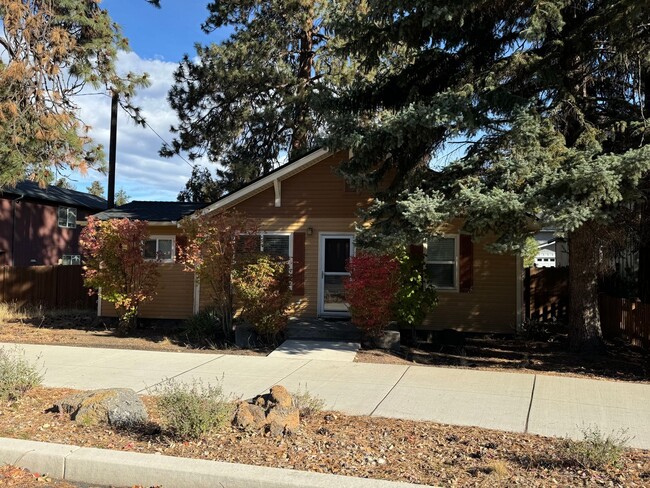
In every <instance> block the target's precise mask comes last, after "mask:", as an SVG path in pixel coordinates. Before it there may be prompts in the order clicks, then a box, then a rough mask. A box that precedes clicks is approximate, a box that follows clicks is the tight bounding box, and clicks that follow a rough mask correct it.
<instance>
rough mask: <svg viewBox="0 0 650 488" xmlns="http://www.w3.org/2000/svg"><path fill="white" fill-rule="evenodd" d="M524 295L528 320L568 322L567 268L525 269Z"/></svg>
mask: <svg viewBox="0 0 650 488" xmlns="http://www.w3.org/2000/svg"><path fill="white" fill-rule="evenodd" d="M524 295H525V296H524V305H525V307H526V317H527V318H528V319H530V320H536V321H541V322H544V321H548V320H559V321H566V320H568V318H569V316H568V314H569V268H528V269H526V278H525V283H524Z"/></svg>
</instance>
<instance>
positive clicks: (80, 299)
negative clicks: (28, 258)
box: [0, 266, 97, 309]
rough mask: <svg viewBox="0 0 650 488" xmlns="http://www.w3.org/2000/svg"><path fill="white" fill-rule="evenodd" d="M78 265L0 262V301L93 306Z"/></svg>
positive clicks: (94, 301)
mask: <svg viewBox="0 0 650 488" xmlns="http://www.w3.org/2000/svg"><path fill="white" fill-rule="evenodd" d="M96 300H97V298H96V297H95V296H92V297H91V296H89V295H88V289H87V288H85V287H84V286H83V277H82V269H81V266H27V267H20V266H16V267H14V266H0V301H2V302H16V303H17V304H18V305H43V306H44V307H47V308H54V309H63V308H79V309H92V308H94V307H95V304H96Z"/></svg>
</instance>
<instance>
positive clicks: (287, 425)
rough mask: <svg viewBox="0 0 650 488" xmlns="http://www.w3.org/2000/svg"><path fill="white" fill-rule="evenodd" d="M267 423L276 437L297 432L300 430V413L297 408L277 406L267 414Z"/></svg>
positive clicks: (269, 429)
mask: <svg viewBox="0 0 650 488" xmlns="http://www.w3.org/2000/svg"><path fill="white" fill-rule="evenodd" d="M266 423H267V425H268V431H269V432H270V433H271V435H272V436H274V437H277V436H281V435H283V434H290V433H293V432H297V431H298V429H299V428H300V411H299V410H298V409H297V408H296V407H280V406H275V407H273V408H271V410H270V411H269V413H268V414H267V416H266Z"/></svg>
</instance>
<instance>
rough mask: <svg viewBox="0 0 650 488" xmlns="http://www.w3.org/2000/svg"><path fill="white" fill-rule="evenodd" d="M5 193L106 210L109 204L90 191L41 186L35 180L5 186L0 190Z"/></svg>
mask: <svg viewBox="0 0 650 488" xmlns="http://www.w3.org/2000/svg"><path fill="white" fill-rule="evenodd" d="M5 194H7V195H17V196H19V197H25V198H31V199H34V200H42V201H46V202H53V203H59V204H63V205H69V206H71V207H85V208H89V209H92V210H104V209H106V207H107V205H108V204H107V202H106V200H105V199H103V198H102V197H96V196H95V195H91V194H90V193H84V192H81V191H77V190H68V189H66V188H61V187H58V186H53V185H48V186H46V187H45V188H41V187H40V186H39V185H38V183H36V182H35V181H21V182H20V183H17V184H16V186H14V187H13V188H4V189H2V190H0V195H5Z"/></svg>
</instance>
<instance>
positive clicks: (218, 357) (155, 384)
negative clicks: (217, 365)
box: [137, 354, 225, 393]
mask: <svg viewBox="0 0 650 488" xmlns="http://www.w3.org/2000/svg"><path fill="white" fill-rule="evenodd" d="M224 356H225V354H221V355H220V356H217V357H216V358H212V359H210V360H209V361H206V362H205V363H201V364H197V365H196V366H194V367H193V368H190V369H188V370H186V371H181V372H180V373H177V374H175V375H173V376H168V377H166V378H163V380H162V381H159V382H158V383H154V384H153V385H150V386H147V385H145V387H144V388H141V389H139V390H138V391H137V393H143V392H146V391H147V390H150V389H152V388H155V387H156V386H158V385H161V384H163V383H164V382H166V381H169V380H172V379H174V378H178V377H179V376H181V375H184V374H185V373H189V372H190V371H194V370H195V369H198V368H202V367H203V366H205V365H206V364H210V363H211V362H213V361H216V360H217V359H221V358H222V357H224Z"/></svg>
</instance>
